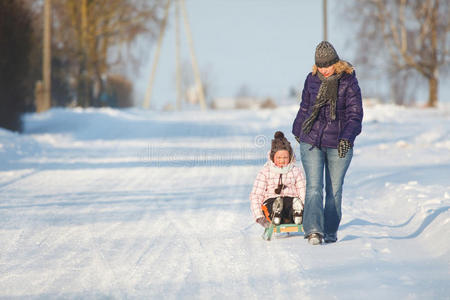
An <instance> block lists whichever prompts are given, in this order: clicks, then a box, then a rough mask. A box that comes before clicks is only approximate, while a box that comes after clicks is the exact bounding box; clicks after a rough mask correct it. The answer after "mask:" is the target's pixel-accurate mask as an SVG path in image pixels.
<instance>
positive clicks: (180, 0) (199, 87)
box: [142, 0, 206, 110]
mask: <svg viewBox="0 0 450 300" xmlns="http://www.w3.org/2000/svg"><path fill="white" fill-rule="evenodd" d="M172 1H175V18H176V20H175V22H176V23H175V30H176V32H175V33H176V54H175V55H176V58H175V59H176V68H177V69H176V72H177V75H176V77H177V78H176V90H177V108H178V109H180V108H181V99H182V91H181V67H180V28H179V27H180V25H179V21H178V18H179V14H180V10H181V12H182V15H183V20H184V27H185V31H186V36H187V39H188V44H189V50H190V54H191V63H192V69H193V72H194V79H195V92H196V96H197V97H198V100H199V102H200V107H201V109H202V110H206V101H205V92H204V89H203V84H202V81H201V78H200V71H199V68H198V64H197V59H196V57H195V51H194V43H193V41H192V34H191V28H190V27H189V20H188V17H187V12H186V6H185V4H184V0H167V2H166V6H165V9H164V17H163V20H162V23H161V27H160V30H159V36H158V42H157V46H156V53H155V58H154V60H153V65H152V69H151V74H150V79H149V82H148V86H147V91H146V93H145V99H144V103H143V105H142V106H143V107H144V108H147V109H148V108H150V100H151V97H152V90H153V82H154V80H155V74H156V68H157V66H158V61H159V55H160V51H161V44H162V41H163V37H164V33H165V30H166V24H167V19H168V15H169V8H170V5H171V2H172Z"/></svg>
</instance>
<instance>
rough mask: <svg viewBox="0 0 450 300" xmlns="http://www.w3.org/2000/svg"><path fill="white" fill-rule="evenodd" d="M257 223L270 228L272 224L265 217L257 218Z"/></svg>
mask: <svg viewBox="0 0 450 300" xmlns="http://www.w3.org/2000/svg"><path fill="white" fill-rule="evenodd" d="M256 223H258V224H259V225H261V226H262V227H264V228H269V226H270V224H269V221H267V220H266V218H265V217H260V218H258V219H256Z"/></svg>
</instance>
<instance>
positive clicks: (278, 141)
mask: <svg viewBox="0 0 450 300" xmlns="http://www.w3.org/2000/svg"><path fill="white" fill-rule="evenodd" d="M280 150H287V151H288V152H289V157H292V153H293V150H292V147H291V143H289V141H288V140H287V139H286V138H285V137H284V133H283V132H281V131H277V132H275V134H274V139H273V140H272V148H271V149H270V159H271V160H272V161H273V158H274V156H275V153H276V152H277V151H280Z"/></svg>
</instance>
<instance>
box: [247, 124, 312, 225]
mask: <svg viewBox="0 0 450 300" xmlns="http://www.w3.org/2000/svg"><path fill="white" fill-rule="evenodd" d="M304 199H305V177H304V176H303V173H302V171H301V170H300V169H299V168H297V167H296V166H295V156H294V152H293V151H292V147H291V144H290V143H289V141H288V140H287V139H286V138H285V137H284V134H283V133H282V132H281V131H277V132H276V133H275V135H274V139H273V140H272V148H271V150H270V153H269V158H268V161H267V163H266V164H265V165H264V167H263V168H262V170H261V171H260V172H259V173H258V175H257V177H256V180H255V183H254V184H253V190H252V192H251V194H250V203H251V210H252V213H253V217H254V219H255V221H256V222H257V223H259V224H260V225H261V226H263V227H265V228H267V227H269V225H270V222H273V223H274V224H275V225H279V224H280V223H281V222H283V223H295V224H301V223H302V215H303V203H304Z"/></svg>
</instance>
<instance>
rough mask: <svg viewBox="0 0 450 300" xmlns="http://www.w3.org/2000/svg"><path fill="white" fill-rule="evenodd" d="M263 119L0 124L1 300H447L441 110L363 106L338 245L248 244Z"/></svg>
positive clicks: (65, 117)
mask: <svg viewBox="0 0 450 300" xmlns="http://www.w3.org/2000/svg"><path fill="white" fill-rule="evenodd" d="M296 110H297V106H290V107H281V108H278V109H276V110H274V111H270V110H264V111H221V112H218V111H210V112H201V113H200V112H184V113H176V112H172V113H161V112H158V113H156V112H148V111H142V110H138V109H131V110H123V111H119V110H112V109H87V110H80V109H73V110H68V109H52V110H51V111H49V112H46V113H43V114H40V115H37V114H30V115H27V116H26V117H25V133H24V134H23V135H17V134H14V133H11V132H8V131H5V130H0V158H1V160H0V298H13V297H24V298H43V299H47V298H104V297H107V298H109V297H111V298H118V299H123V298H159V299H160V298H164V299H178V298H182V299H184V298H187V299H192V298H194V299H211V298H217V297H219V298H225V297H227V298H230V299H238V298H239V299H240V298H242V299H281V298H285V297H289V298H293V297H296V298H300V299H330V298H331V299H333V298H335V299H361V298H363V297H364V298H368V299H383V298H384V299H421V300H422V299H449V295H450V236H449V234H448V232H450V180H449V178H450V155H449V153H450V152H449V150H450V107H448V106H445V107H441V109H439V110H419V109H406V108H402V107H395V106H391V105H378V106H375V107H366V109H365V119H364V125H363V133H362V134H361V136H359V137H358V138H357V143H356V148H355V154H354V159H353V161H352V165H351V166H350V169H349V172H348V175H347V177H346V183H345V185H344V200H343V220H342V222H341V228H340V232H339V241H338V243H335V244H329V245H322V246H310V245H308V243H307V242H306V240H304V239H303V236H302V235H291V236H278V237H276V238H274V240H273V241H271V242H266V241H263V240H262V239H261V234H262V228H261V227H260V226H259V225H257V224H254V223H253V221H252V218H251V213H250V208H249V200H248V195H249V193H250V190H251V187H252V184H253V180H254V178H255V176H256V174H257V172H258V171H259V169H260V168H261V167H262V165H263V164H264V162H265V160H266V153H267V151H268V150H269V147H270V140H271V138H272V136H273V133H274V132H275V130H283V131H284V132H285V134H286V136H289V139H290V140H291V143H292V145H295V147H296V153H297V156H299V154H298V153H299V149H298V147H297V144H296V142H295V140H294V139H293V138H292V136H291V135H290V127H291V123H292V120H293V119H294V117H295V114H296Z"/></svg>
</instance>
